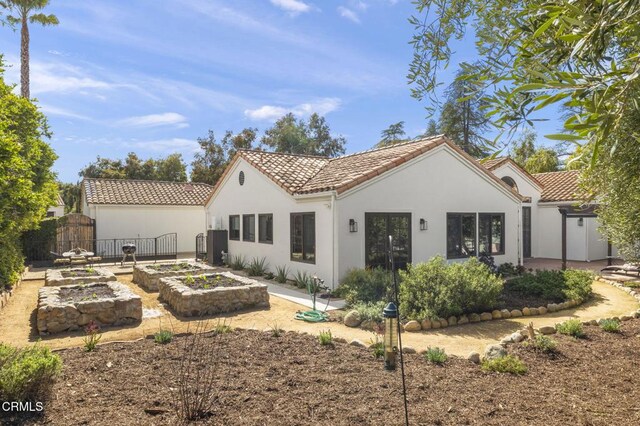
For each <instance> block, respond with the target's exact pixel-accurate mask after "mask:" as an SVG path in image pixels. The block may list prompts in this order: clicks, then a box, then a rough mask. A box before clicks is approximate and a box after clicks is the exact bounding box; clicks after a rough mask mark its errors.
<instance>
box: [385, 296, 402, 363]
mask: <svg viewBox="0 0 640 426" xmlns="http://www.w3.org/2000/svg"><path fill="white" fill-rule="evenodd" d="M382 315H383V317H384V369H385V370H395V369H396V354H397V353H398V308H397V306H396V305H395V303H393V302H389V304H387V306H386V307H385V308H384V310H383V311H382Z"/></svg>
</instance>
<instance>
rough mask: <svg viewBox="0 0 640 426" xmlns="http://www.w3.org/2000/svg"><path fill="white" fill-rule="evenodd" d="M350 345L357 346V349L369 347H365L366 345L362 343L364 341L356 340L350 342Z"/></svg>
mask: <svg viewBox="0 0 640 426" xmlns="http://www.w3.org/2000/svg"><path fill="white" fill-rule="evenodd" d="M349 345H351V346H355V347H357V348H366V347H367V345H365V344H364V343H362V341H360V340H358V339H354V340H352V341H350V342H349Z"/></svg>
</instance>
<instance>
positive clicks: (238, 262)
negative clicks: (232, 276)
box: [229, 255, 247, 271]
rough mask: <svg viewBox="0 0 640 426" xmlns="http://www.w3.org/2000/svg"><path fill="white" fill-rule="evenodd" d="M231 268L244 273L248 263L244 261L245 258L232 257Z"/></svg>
mask: <svg viewBox="0 0 640 426" xmlns="http://www.w3.org/2000/svg"><path fill="white" fill-rule="evenodd" d="M229 266H230V267H231V269H233V270H234V271H242V270H243V269H244V268H245V267H246V266H247V262H245V260H244V256H240V255H237V256H231V260H230V261H229Z"/></svg>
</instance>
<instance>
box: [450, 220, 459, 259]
mask: <svg viewBox="0 0 640 426" xmlns="http://www.w3.org/2000/svg"><path fill="white" fill-rule="evenodd" d="M460 255H461V251H460V216H459V215H451V214H449V215H447V257H460Z"/></svg>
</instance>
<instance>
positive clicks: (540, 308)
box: [538, 306, 547, 315]
mask: <svg viewBox="0 0 640 426" xmlns="http://www.w3.org/2000/svg"><path fill="white" fill-rule="evenodd" d="M538 313H539V314H540V315H546V313H547V308H545V307H544V306H540V307H539V308H538Z"/></svg>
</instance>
